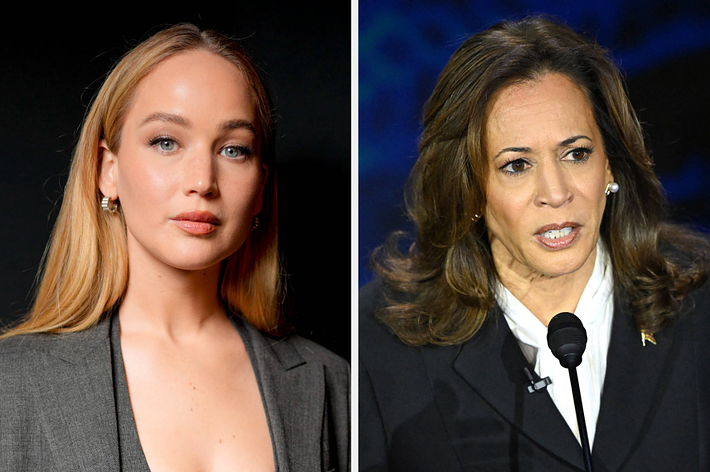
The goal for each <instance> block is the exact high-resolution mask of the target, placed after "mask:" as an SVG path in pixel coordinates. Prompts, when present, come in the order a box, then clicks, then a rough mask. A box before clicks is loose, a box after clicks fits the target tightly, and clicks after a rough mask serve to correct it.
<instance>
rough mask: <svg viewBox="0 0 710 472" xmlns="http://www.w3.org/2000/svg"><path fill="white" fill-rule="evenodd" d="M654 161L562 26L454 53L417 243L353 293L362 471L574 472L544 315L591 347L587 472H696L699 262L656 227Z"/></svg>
mask: <svg viewBox="0 0 710 472" xmlns="http://www.w3.org/2000/svg"><path fill="white" fill-rule="evenodd" d="M652 164H653V163H652V160H651V158H650V157H649V154H648V152H647V150H646V147H645V145H644V139H643V132H642V129H641V126H640V124H639V122H638V120H637V118H636V115H635V112H634V110H633V108H632V106H631V103H630V101H629V99H628V96H627V93H626V90H625V86H624V83H623V80H622V78H621V75H620V72H619V70H618V69H617V68H616V66H615V65H614V63H613V61H612V60H611V59H610V58H609V56H608V55H607V54H606V51H604V50H603V49H602V48H601V47H599V46H598V45H596V44H594V43H593V42H591V41H589V40H587V39H585V38H583V37H581V36H580V35H578V34H577V33H575V32H574V31H572V30H571V29H570V28H568V27H566V26H564V25H561V24H559V23H557V22H555V21H552V20H550V19H546V18H543V17H531V18H527V19H524V20H521V21H505V22H501V23H499V24H497V25H495V26H493V27H491V28H489V29H488V30H486V31H483V32H481V33H479V34H476V35H474V36H472V37H470V38H469V39H467V40H466V41H465V42H464V43H463V44H462V45H461V46H460V47H459V48H458V50H457V51H456V52H455V53H454V54H453V56H452V57H451V59H450V60H449V62H448V63H447V65H446V67H445V68H444V70H443V71H442V73H441V75H440V76H439V79H438V81H437V84H436V87H435V89H434V92H433V93H432V95H431V97H430V98H429V100H428V101H427V103H426V106H425V109H424V131H423V134H422V136H421V141H420V144H419V158H418V160H417V163H416V165H415V167H414V169H413V170H412V173H411V175H410V178H409V181H408V185H407V190H406V205H407V210H408V214H409V216H410V218H411V219H412V220H413V222H414V223H415V224H416V228H417V234H416V238H415V240H414V242H413V243H412V244H411V246H410V248H409V250H408V251H404V252H403V251H401V250H400V249H399V248H400V240H401V234H395V235H393V236H392V237H391V238H390V240H389V241H388V242H387V243H386V244H385V245H384V246H382V247H380V248H378V249H377V250H376V251H375V253H374V255H373V266H374V269H375V272H376V273H377V274H378V275H379V277H378V280H376V281H375V282H374V283H371V284H369V285H368V286H366V287H365V288H363V289H362V291H361V300H360V310H361V315H360V443H359V447H360V468H361V470H368V471H370V470H372V471H374V470H407V471H417V470H485V471H498V470H500V471H503V470H506V471H507V470H521V471H522V470H555V471H556V470H560V471H562V470H564V471H567V470H570V471H572V470H580V469H581V470H584V463H583V454H582V450H581V448H580V444H581V436H580V431H579V428H578V425H577V420H576V416H575V407H574V403H573V401H572V393H571V386H570V379H569V375H568V373H567V371H566V369H564V368H563V367H561V366H560V363H559V362H558V360H557V359H556V358H555V357H554V356H553V354H552V353H551V351H550V349H548V346H547V341H546V335H547V326H548V323H549V322H550V320H551V319H552V318H553V317H554V316H555V315H556V314H557V313H560V312H571V313H574V314H576V315H577V317H578V318H580V319H581V321H582V323H583V324H584V326H585V328H586V332H587V336H588V339H589V340H588V342H587V348H586V351H585V353H584V356H583V361H582V364H581V365H580V366H579V367H578V368H577V371H578V374H579V379H580V384H581V391H582V395H581V397H582V404H583V406H584V413H585V415H586V423H587V433H588V437H589V442H590V444H591V445H592V461H593V464H594V468H595V470H597V471H599V470H610V471H611V470H620V469H624V470H707V468H708V467H710V464H708V463H707V461H708V459H709V458H710V456H709V454H710V439H709V438H710V429H708V424H709V423H710V392H708V390H707V389H705V388H703V387H702V384H703V383H704V382H706V379H707V378H708V374H710V345H708V343H706V340H707V339H710V319H709V317H708V309H707V308H706V307H707V305H708V303H709V302H710V298H709V296H710V295H709V294H708V293H707V287H706V285H705V280H706V272H707V269H708V261H709V254H710V251H709V250H708V243H707V241H706V239H705V238H704V237H702V236H700V235H698V234H695V233H693V232H692V231H690V230H688V229H686V228H681V227H678V226H674V225H671V224H668V223H664V222H663V221H662V217H663V215H664V198H663V194H662V188H661V185H660V182H659V181H658V179H657V177H656V176H655V175H654V173H653V169H652ZM544 379H549V381H550V382H547V383H549V384H548V385H547V386H545V387H538V388H537V389H536V388H532V389H528V387H529V386H531V382H533V383H534V382H538V381H540V380H544ZM544 383H545V382H543V383H539V382H538V383H537V385H538V386H540V385H544Z"/></svg>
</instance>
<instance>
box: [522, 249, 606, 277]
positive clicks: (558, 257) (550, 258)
mask: <svg viewBox="0 0 710 472" xmlns="http://www.w3.org/2000/svg"><path fill="white" fill-rule="evenodd" d="M591 254H592V251H586V250H575V251H573V252H567V251H559V252H556V253H552V254H550V253H547V254H544V255H543V257H542V258H539V259H538V262H539V264H537V267H536V268H535V270H536V272H539V273H541V274H543V275H545V276H547V277H561V276H564V275H570V274H574V273H575V272H577V271H578V270H580V269H581V268H582V267H584V265H585V263H586V262H587V261H588V260H589V257H590V256H591Z"/></svg>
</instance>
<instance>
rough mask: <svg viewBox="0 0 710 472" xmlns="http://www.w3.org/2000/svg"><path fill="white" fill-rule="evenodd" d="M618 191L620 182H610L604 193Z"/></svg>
mask: <svg viewBox="0 0 710 472" xmlns="http://www.w3.org/2000/svg"><path fill="white" fill-rule="evenodd" d="M618 191H619V184H617V183H616V182H609V183H608V184H606V189H605V190H604V193H606V194H607V195H609V194H611V193H616V192H618Z"/></svg>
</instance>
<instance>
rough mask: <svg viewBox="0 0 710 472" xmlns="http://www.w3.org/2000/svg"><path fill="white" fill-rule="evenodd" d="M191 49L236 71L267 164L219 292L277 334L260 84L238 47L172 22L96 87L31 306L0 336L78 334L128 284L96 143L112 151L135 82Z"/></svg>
mask: <svg viewBox="0 0 710 472" xmlns="http://www.w3.org/2000/svg"><path fill="white" fill-rule="evenodd" d="M191 50H206V51H209V52H212V53H214V54H217V55H219V56H221V57H223V58H224V59H226V60H228V61H229V62H231V63H232V64H234V65H235V66H236V67H237V68H238V69H239V70H240V71H241V72H242V74H243V76H244V78H245V80H246V82H247V84H248V85H249V86H250V88H251V95H252V99H253V100H254V104H255V106H256V109H257V113H258V116H259V120H260V123H259V125H260V134H261V150H262V153H261V154H262V155H261V159H262V162H263V163H264V164H266V166H267V167H268V168H269V178H268V180H267V182H266V184H265V187H264V195H263V207H262V211H261V213H260V214H259V220H260V224H259V226H258V228H256V230H254V231H252V232H251V233H250V235H249V236H248V238H247V240H246V241H245V242H244V244H243V245H242V246H241V247H240V248H239V250H238V251H237V252H236V253H234V254H233V255H231V256H230V257H229V258H227V259H226V260H225V261H223V263H222V276H221V288H220V297H221V298H222V301H223V302H224V303H225V305H226V306H227V307H228V308H229V309H231V310H232V311H234V312H237V313H240V314H241V315H242V316H243V317H244V318H245V319H246V320H247V321H248V322H249V323H251V324H252V325H253V326H255V327H256V328H257V329H259V330H261V331H264V332H269V333H274V334H276V333H278V332H280V331H281V329H282V328H283V319H282V316H281V301H282V295H281V293H282V289H281V278H280V262H279V255H278V241H277V235H278V232H277V212H276V182H275V176H276V172H275V168H274V164H275V156H274V152H273V143H272V142H271V141H272V140H271V137H272V129H273V120H272V114H271V106H270V102H269V99H268V96H267V93H266V90H265V87H264V84H263V82H262V81H261V79H260V77H259V74H258V72H257V69H256V66H255V65H254V63H253V62H252V61H251V59H250V58H249V56H248V55H247V54H246V52H245V51H244V50H243V49H242V48H241V47H240V46H239V45H238V44H237V43H235V42H234V41H232V40H230V39H228V38H226V37H224V36H222V35H220V34H219V33H216V32H214V31H200V30H199V29H198V28H197V27H195V26H193V25H189V24H180V25H175V26H172V27H170V28H168V29H165V30H163V31H161V32H159V33H157V34H155V35H154V36H152V37H151V38H149V39H147V40H146V41H144V42H143V43H141V44H139V45H138V46H137V47H135V48H134V49H132V50H131V51H129V52H128V53H127V54H126V55H125V56H124V57H123V58H122V59H121V60H120V61H119V62H118V63H117V64H116V66H115V67H114V68H113V70H112V71H111V72H110V74H109V75H108V77H107V78H106V81H105V82H104V83H103V85H102V86H101V88H100V89H99V91H98V93H97V95H96V97H95V98H94V100H93V103H92V104H91V107H90V108H89V111H88V113H87V116H86V119H85V121H84V124H83V127H82V129H81V134H80V137H79V142H78V144H77V146H76V149H75V151H74V156H73V159H72V163H71V168H70V173H69V180H68V182H67V186H66V190H65V193H64V200H63V203H62V207H61V210H60V212H59V215H58V217H57V221H56V224H55V226H54V230H53V231H52V235H51V238H50V242H49V244H48V245H47V249H46V250H45V253H44V255H43V257H42V264H41V266H42V269H41V270H40V273H39V274H38V277H37V280H38V285H37V292H36V297H35V300H34V303H33V305H32V308H31V309H30V311H29V313H28V314H27V315H26V316H25V317H24V318H23V320H21V322H20V324H18V325H16V326H14V327H13V328H11V329H9V330H8V331H6V332H5V333H3V334H2V335H0V339H2V338H6V337H9V336H14V335H18V334H28V333H65V332H74V331H81V330H85V329H87V328H90V327H92V326H94V325H95V324H96V323H98V322H99V321H100V320H101V318H102V316H104V315H105V314H106V313H108V312H110V311H111V309H112V308H114V307H115V306H117V305H118V304H119V303H120V301H121V299H122V297H123V296H124V294H125V291H126V287H127V284H128V256H127V249H126V225H125V221H124V219H123V216H122V214H121V212H120V211H119V212H118V213H117V214H110V213H107V212H105V211H102V209H101V205H100V199H101V194H100V191H99V188H98V164H99V156H98V152H99V142H100V140H101V139H105V140H106V142H107V143H108V147H109V149H111V150H112V151H114V152H118V149H119V146H120V140H121V128H122V125H123V120H124V117H125V115H126V113H127V112H128V110H129V108H130V106H131V104H132V98H133V96H134V94H135V91H136V89H137V87H138V85H139V83H140V82H141V80H142V79H143V78H144V77H146V76H147V75H148V74H149V73H150V72H151V71H152V70H153V69H154V68H155V67H156V66H157V65H158V64H160V63H161V62H162V61H164V60H165V59H167V58H169V57H172V56H174V55H176V54H179V53H182V52H186V51H191ZM117 215H118V216H117Z"/></svg>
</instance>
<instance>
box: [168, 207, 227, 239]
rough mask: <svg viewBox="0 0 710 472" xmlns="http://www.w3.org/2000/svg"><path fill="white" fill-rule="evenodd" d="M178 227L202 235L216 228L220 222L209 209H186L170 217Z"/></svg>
mask: <svg viewBox="0 0 710 472" xmlns="http://www.w3.org/2000/svg"><path fill="white" fill-rule="evenodd" d="M170 220H171V221H172V222H173V223H175V225H177V227H178V228H180V229H181V230H183V231H185V232H186V233H189V234H194V235H197V236H202V235H205V234H210V233H212V232H214V231H215V230H216V229H217V226H219V225H221V224H222V222H221V221H220V219H219V218H217V217H216V216H215V215H213V214H212V213H210V212H209V211H198V210H192V211H186V212H184V213H180V214H179V215H176V216H174V217H172V218H171V219H170Z"/></svg>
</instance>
